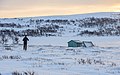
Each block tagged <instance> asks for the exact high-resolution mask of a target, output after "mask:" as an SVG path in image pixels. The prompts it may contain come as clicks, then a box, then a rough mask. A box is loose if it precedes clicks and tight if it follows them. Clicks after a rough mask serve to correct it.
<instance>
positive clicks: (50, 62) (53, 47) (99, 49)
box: [0, 36, 120, 75]
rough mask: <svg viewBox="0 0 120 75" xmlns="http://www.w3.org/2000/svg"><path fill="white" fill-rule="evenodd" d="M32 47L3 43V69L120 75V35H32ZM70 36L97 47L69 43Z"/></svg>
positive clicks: (6, 73) (7, 72) (45, 74)
mask: <svg viewBox="0 0 120 75" xmlns="http://www.w3.org/2000/svg"><path fill="white" fill-rule="evenodd" d="M28 38H29V40H30V41H29V42H28V50H27V51H24V50H22V37H21V38H19V39H20V42H19V45H12V44H11V45H8V46H7V45H5V46H3V45H0V73H1V74H2V75H11V73H12V72H16V71H17V72H19V73H24V72H27V71H30V72H35V75H120V58H119V57H120V39H119V37H117V36H111V37H109V36H108V37H102V36H101V37H85V36H84V37H80V36H73V37H67V36H66V37H28ZM70 40H81V41H92V42H93V43H94V45H95V47H92V48H90V47H89V48H82V47H79V48H72V47H70V48H69V47H67V42H68V41H70Z"/></svg>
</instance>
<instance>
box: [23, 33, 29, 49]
mask: <svg viewBox="0 0 120 75" xmlns="http://www.w3.org/2000/svg"><path fill="white" fill-rule="evenodd" d="M23 41H24V43H23V50H27V41H29V39H28V38H27V35H25V37H24V38H23Z"/></svg>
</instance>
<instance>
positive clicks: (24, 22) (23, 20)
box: [0, 12, 120, 25]
mask: <svg viewBox="0 0 120 75" xmlns="http://www.w3.org/2000/svg"><path fill="white" fill-rule="evenodd" d="M119 14H120V12H98V13H87V14H76V15H59V16H57V15H56V16H40V17H27V18H26V17H23V18H0V23H15V24H21V25H29V24H30V23H29V20H30V19H31V20H37V19H44V20H47V19H50V20H55V19H63V20H64V19H67V20H71V19H84V18H89V17H95V18H118V17H119Z"/></svg>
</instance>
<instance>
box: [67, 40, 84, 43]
mask: <svg viewBox="0 0 120 75" xmlns="http://www.w3.org/2000/svg"><path fill="white" fill-rule="evenodd" d="M71 41H74V42H76V43H82V42H81V41H80V40H71ZM69 42H70V41H69Z"/></svg>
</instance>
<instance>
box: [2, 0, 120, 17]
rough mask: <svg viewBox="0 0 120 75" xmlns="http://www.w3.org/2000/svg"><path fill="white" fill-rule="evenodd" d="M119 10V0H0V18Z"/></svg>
mask: <svg viewBox="0 0 120 75" xmlns="http://www.w3.org/2000/svg"><path fill="white" fill-rule="evenodd" d="M119 11H120V0H0V18H14V17H32V16H50V15H70V14H83V13H94V12H119Z"/></svg>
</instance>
